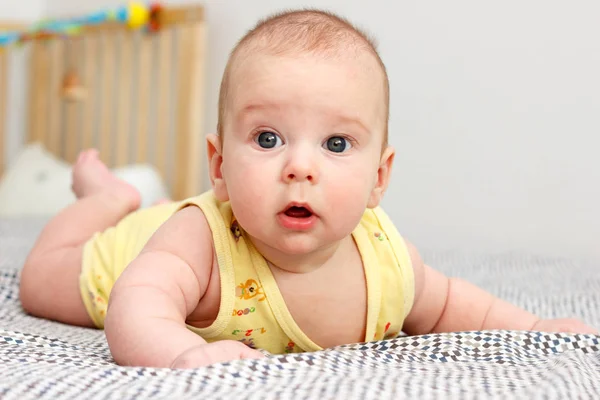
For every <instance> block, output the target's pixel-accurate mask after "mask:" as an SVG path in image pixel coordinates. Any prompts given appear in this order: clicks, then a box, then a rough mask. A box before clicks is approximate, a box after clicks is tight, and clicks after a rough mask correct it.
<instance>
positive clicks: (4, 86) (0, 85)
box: [0, 51, 8, 176]
mask: <svg viewBox="0 0 600 400" xmlns="http://www.w3.org/2000/svg"><path fill="white" fill-rule="evenodd" d="M7 98H8V56H7V54H6V52H5V51H4V52H3V51H0V176H2V172H4V162H5V161H4V152H5V151H6V150H5V143H4V141H5V140H6V137H7V136H8V135H7V134H6V132H7V128H6V106H7V102H6V99H7Z"/></svg>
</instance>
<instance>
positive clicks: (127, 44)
mask: <svg viewBox="0 0 600 400" xmlns="http://www.w3.org/2000/svg"><path fill="white" fill-rule="evenodd" d="M132 53H133V44H132V38H131V35H130V34H129V33H124V34H123V33H120V34H119V78H118V82H119V84H118V87H117V111H116V112H117V129H116V138H115V142H116V149H115V150H116V155H117V159H116V165H125V164H127V163H128V162H129V139H130V137H131V88H132V85H131V81H132V78H133V76H134V75H133V73H132V71H133V70H132V67H131V63H132Z"/></svg>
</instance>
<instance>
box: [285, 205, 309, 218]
mask: <svg viewBox="0 0 600 400" xmlns="http://www.w3.org/2000/svg"><path fill="white" fill-rule="evenodd" d="M283 213H284V214H285V215H287V216H288V217H292V218H310V217H312V216H313V214H314V213H313V212H312V210H310V209H309V208H308V207H304V206H291V207H288V208H287V209H286V210H285V211H284V212H283Z"/></svg>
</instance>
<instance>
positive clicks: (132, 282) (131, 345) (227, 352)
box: [105, 207, 260, 367]
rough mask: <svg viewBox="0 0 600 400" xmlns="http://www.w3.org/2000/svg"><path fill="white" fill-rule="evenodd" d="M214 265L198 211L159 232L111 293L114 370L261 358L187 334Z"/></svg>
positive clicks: (108, 320) (110, 336)
mask: <svg viewBox="0 0 600 400" xmlns="http://www.w3.org/2000/svg"><path fill="white" fill-rule="evenodd" d="M212 265H213V249H212V239H211V232H210V228H209V226H208V223H207V221H206V219H205V218H204V214H203V213H202V211H201V210H200V209H198V208H197V207H188V208H185V209H183V210H181V211H180V212H178V213H176V214H175V215H174V216H173V217H171V218H170V219H169V220H168V221H167V222H165V224H163V226H162V227H161V228H159V229H158V231H157V232H156V233H155V234H154V235H153V237H152V238H151V239H150V240H149V242H148V244H147V245H146V247H145V248H144V249H143V250H142V252H141V253H140V255H139V256H138V257H137V258H136V259H135V260H134V261H133V262H132V263H131V264H130V265H129V266H128V267H127V268H126V269H125V271H124V272H123V274H122V275H121V276H120V277H119V279H118V280H117V282H116V284H115V286H114V288H113V290H112V292H111V296H110V301H109V306H108V312H107V316H106V321H105V331H106V338H107V341H108V344H109V347H110V351H111V353H112V355H113V357H114V359H115V361H116V362H117V363H118V364H121V365H134V366H152V367H196V366H200V365H206V364H211V363H214V362H221V361H230V360H232V359H236V358H237V359H239V358H250V357H252V358H256V357H258V356H260V353H258V352H256V351H254V350H251V349H249V348H248V347H247V346H244V345H243V344H242V343H239V342H234V341H224V342H217V343H212V344H207V343H206V341H205V340H204V339H202V338H201V337H200V336H198V335H197V334H195V333H193V332H191V331H190V330H188V329H187V328H186V325H185V321H186V318H187V316H188V315H189V314H190V313H191V312H192V311H193V310H194V309H195V308H196V307H197V305H198V303H199V301H200V299H201V298H202V296H203V295H204V294H205V292H206V289H207V287H208V282H209V279H210V276H211V270H212Z"/></svg>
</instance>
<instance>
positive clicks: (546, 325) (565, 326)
mask: <svg viewBox="0 0 600 400" xmlns="http://www.w3.org/2000/svg"><path fill="white" fill-rule="evenodd" d="M531 330H532V331H539V332H569V333H591V334H593V335H598V330H596V329H594V328H592V327H591V326H588V325H586V324H584V323H583V322H581V321H580V320H578V319H573V318H562V319H541V320H539V321H538V322H537V323H536V324H535V325H533V328H532V329H531Z"/></svg>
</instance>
